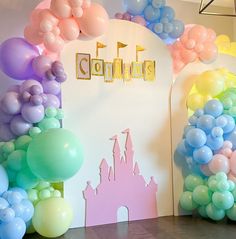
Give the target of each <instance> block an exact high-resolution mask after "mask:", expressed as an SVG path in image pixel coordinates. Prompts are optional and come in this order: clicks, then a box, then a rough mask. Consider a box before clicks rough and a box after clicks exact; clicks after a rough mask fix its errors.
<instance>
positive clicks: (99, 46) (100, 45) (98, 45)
mask: <svg viewBox="0 0 236 239" xmlns="http://www.w3.org/2000/svg"><path fill="white" fill-rule="evenodd" d="M105 47H107V46H106V45H105V44H103V43H101V42H97V47H96V58H98V49H101V48H105Z"/></svg>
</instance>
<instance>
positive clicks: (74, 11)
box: [72, 7, 84, 17]
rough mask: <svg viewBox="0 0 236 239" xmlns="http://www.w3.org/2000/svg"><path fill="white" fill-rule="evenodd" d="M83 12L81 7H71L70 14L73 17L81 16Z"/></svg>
mask: <svg viewBox="0 0 236 239" xmlns="http://www.w3.org/2000/svg"><path fill="white" fill-rule="evenodd" d="M83 14H84V10H83V9H82V7H75V8H72V15H73V16H74V17H82V16H83Z"/></svg>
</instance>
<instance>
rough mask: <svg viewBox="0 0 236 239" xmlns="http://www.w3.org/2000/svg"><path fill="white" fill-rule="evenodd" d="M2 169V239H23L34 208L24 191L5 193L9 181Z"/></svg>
mask: <svg viewBox="0 0 236 239" xmlns="http://www.w3.org/2000/svg"><path fill="white" fill-rule="evenodd" d="M0 169H1V170H0V184H1V191H0V238H1V239H21V238H23V236H24V234H25V232H26V224H28V223H29V222H30V220H31V218H32V217H33V214H34V207H33V204H32V203H31V202H30V201H29V200H28V195H27V193H26V191H24V190H23V189H21V188H12V189H10V190H9V191H3V189H5V190H7V188H8V179H6V172H4V168H3V167H2V166H0ZM2 180H3V181H2Z"/></svg>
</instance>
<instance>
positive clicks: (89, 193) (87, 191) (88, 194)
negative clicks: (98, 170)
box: [83, 181, 95, 200]
mask: <svg viewBox="0 0 236 239" xmlns="http://www.w3.org/2000/svg"><path fill="white" fill-rule="evenodd" d="M83 194H84V198H85V199H86V200H89V199H91V198H94V197H95V190H94V189H93V188H92V186H91V182H90V181H88V182H87V187H86V189H85V190H84V191H83Z"/></svg>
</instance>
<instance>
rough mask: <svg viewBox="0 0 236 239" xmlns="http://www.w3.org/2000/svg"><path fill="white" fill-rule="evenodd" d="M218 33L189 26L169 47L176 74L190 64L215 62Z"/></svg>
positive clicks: (202, 27) (204, 28)
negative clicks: (197, 61)
mask: <svg viewBox="0 0 236 239" xmlns="http://www.w3.org/2000/svg"><path fill="white" fill-rule="evenodd" d="M215 39H216V33H215V32H214V31H213V30H212V29H208V28H206V27H204V26H201V25H194V26H189V27H188V26H187V27H186V28H185V32H184V34H183V35H182V36H181V37H180V39H179V40H177V41H176V42H175V43H174V44H173V45H171V46H170V47H169V49H170V51H171V55H172V58H173V62H174V63H173V64H174V66H173V67H174V72H175V73H179V72H180V71H181V70H182V69H183V68H184V67H185V66H186V65H187V64H188V63H190V62H194V61H196V60H200V61H201V62H203V63H206V64H207V63H211V62H213V61H214V60H215V59H216V58H217V55H218V48H217V46H216V45H215V43H214V42H215Z"/></svg>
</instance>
